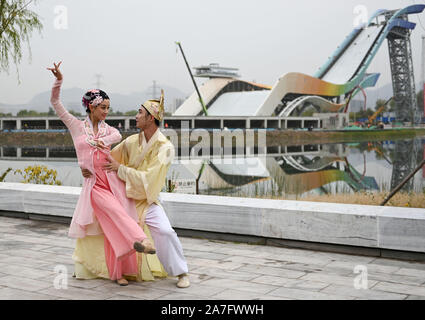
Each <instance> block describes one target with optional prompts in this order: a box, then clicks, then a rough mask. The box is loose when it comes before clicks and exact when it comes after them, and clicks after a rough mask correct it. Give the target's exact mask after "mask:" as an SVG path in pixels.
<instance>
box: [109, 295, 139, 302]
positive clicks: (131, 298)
mask: <svg viewBox="0 0 425 320" xmlns="http://www.w3.org/2000/svg"><path fill="white" fill-rule="evenodd" d="M106 300H126V301H128V300H140V299H138V298H136V297H129V296H123V295H116V296H113V297H111V298H108V299H106Z"/></svg>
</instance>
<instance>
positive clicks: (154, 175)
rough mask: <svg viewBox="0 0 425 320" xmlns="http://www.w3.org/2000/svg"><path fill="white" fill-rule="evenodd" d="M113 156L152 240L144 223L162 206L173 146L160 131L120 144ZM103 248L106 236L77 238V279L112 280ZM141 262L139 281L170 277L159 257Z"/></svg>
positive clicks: (137, 135) (142, 256)
mask: <svg viewBox="0 0 425 320" xmlns="http://www.w3.org/2000/svg"><path fill="white" fill-rule="evenodd" d="M111 154H112V156H113V157H114V158H115V159H116V160H117V161H118V162H120V163H121V164H122V165H121V166H120V167H119V170H118V177H119V178H120V179H121V180H123V181H124V182H125V184H126V193H127V197H128V198H132V199H134V200H135V203H136V209H137V213H138V215H139V224H140V226H141V227H143V229H144V231H145V233H146V235H147V236H148V237H149V238H150V239H151V240H152V237H151V235H150V231H149V228H148V226H147V225H145V224H144V220H145V217H146V213H147V209H148V207H149V206H150V205H151V204H152V203H155V204H157V205H159V206H160V205H161V204H160V202H159V200H158V196H159V193H160V192H161V190H162V188H163V187H164V185H165V179H166V175H167V171H168V168H169V167H170V164H171V162H172V160H173V158H174V146H173V145H172V144H171V142H170V141H169V140H168V139H167V138H166V137H165V136H164V135H163V134H162V133H161V132H160V130H159V129H158V130H157V131H156V132H155V134H154V135H153V136H152V137H151V139H150V140H149V142H146V139H145V137H144V135H143V133H141V134H135V135H132V136H130V137H128V138H127V139H125V140H124V141H122V142H121V143H120V144H119V145H117V146H116V147H115V148H114V149H113V150H112V151H111ZM152 241H153V240H152ZM103 245H104V244H103V235H99V236H86V237H85V238H82V239H77V243H76V247H75V251H74V255H73V260H74V261H75V273H76V277H77V278H82V279H93V278H98V277H100V278H109V276H108V269H107V267H106V262H105V253H104V247H103ZM138 261H139V274H138V276H137V280H138V281H142V280H154V277H166V276H167V273H166V272H165V270H164V268H163V266H162V265H161V263H160V262H159V259H158V257H157V255H145V254H139V253H138Z"/></svg>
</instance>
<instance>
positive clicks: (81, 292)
mask: <svg viewBox="0 0 425 320" xmlns="http://www.w3.org/2000/svg"><path fill="white" fill-rule="evenodd" d="M39 292H40V293H42V294H47V295H50V296H55V297H58V298H65V299H68V300H106V299H108V298H111V297H112V296H114V294H112V293H108V292H101V291H97V290H94V289H83V288H75V287H70V286H68V288H66V289H65V288H63V289H55V288H54V287H50V288H47V289H44V290H41V291H39Z"/></svg>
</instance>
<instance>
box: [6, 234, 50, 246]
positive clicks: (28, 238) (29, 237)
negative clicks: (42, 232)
mask: <svg viewBox="0 0 425 320" xmlns="http://www.w3.org/2000/svg"><path fill="white" fill-rule="evenodd" d="M3 239H5V240H9V241H23V242H28V243H35V244H45V245H47V244H50V245H51V243H52V240H51V239H45V238H42V237H34V236H32V235H19V234H8V233H6V234H4V235H3Z"/></svg>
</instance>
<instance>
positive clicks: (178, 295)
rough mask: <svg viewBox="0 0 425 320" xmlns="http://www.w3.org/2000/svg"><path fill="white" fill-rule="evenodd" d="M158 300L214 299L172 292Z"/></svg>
mask: <svg viewBox="0 0 425 320" xmlns="http://www.w3.org/2000/svg"><path fill="white" fill-rule="evenodd" d="M157 300H212V298H208V297H203V296H197V295H193V294H190V293H186V292H170V293H168V294H166V295H165V296H161V297H159V298H158V299H157Z"/></svg>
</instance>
